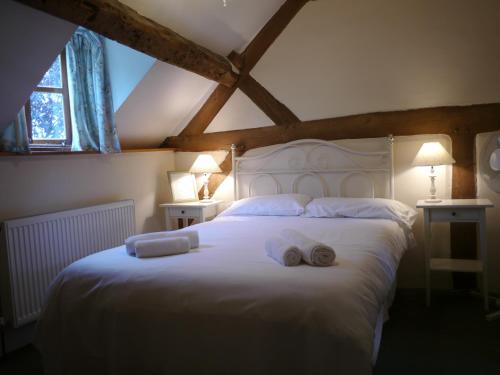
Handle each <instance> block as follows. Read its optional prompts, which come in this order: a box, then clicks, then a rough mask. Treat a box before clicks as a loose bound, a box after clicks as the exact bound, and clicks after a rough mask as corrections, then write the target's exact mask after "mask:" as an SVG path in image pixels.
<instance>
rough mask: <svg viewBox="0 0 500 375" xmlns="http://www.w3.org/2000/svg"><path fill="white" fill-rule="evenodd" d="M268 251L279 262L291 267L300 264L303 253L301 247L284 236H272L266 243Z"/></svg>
mask: <svg viewBox="0 0 500 375" xmlns="http://www.w3.org/2000/svg"><path fill="white" fill-rule="evenodd" d="M265 248H266V253H267V255H268V256H270V257H271V258H273V259H274V260H275V261H277V262H278V263H281V264H282V265H284V266H287V267H291V266H297V265H299V264H300V259H301V258H302V255H301V254H300V251H299V249H297V247H295V246H293V245H292V244H291V243H289V242H287V241H286V240H284V239H283V238H279V237H271V238H268V239H267V240H266V243H265Z"/></svg>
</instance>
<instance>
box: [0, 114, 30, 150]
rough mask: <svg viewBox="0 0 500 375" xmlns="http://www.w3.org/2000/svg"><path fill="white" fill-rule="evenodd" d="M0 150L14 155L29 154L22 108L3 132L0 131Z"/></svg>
mask: <svg viewBox="0 0 500 375" xmlns="http://www.w3.org/2000/svg"><path fill="white" fill-rule="evenodd" d="M0 150H2V151H7V152H16V153H27V152H30V143H29V139H28V128H27V127H26V115H25V112H24V107H23V108H22V109H21V110H20V111H19V113H18V114H17V117H16V119H15V120H14V121H12V122H11V123H10V124H9V125H8V126H7V127H6V128H5V129H4V130H3V131H0Z"/></svg>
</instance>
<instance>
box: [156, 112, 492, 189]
mask: <svg viewBox="0 0 500 375" xmlns="http://www.w3.org/2000/svg"><path fill="white" fill-rule="evenodd" d="M498 128H500V103H492V104H480V105H472V106H463V107H436V108H423V109H414V110H407V111H394V112H376V113H368V114H361V115H351V116H344V117H337V118H330V119H322V120H312V121H304V122H299V123H294V124H290V125H286V126H267V127H262V128H253V129H243V130H230V131H225V132H217V133H205V134H200V135H196V136H185V137H182V136H179V137H169V138H167V139H166V140H165V142H164V143H163V145H162V147H173V148H177V149H178V150H182V151H195V152H200V151H212V150H227V149H229V147H230V145H231V144H236V145H238V146H241V147H243V148H244V149H246V150H249V149H252V148H256V147H263V146H269V145H273V144H278V143H286V142H289V141H293V140H296V139H304V138H316V139H324V140H335V139H349V138H352V139H356V138H372V137H374V138H375V137H384V136H387V135H388V134H393V135H396V136H404V135H418V134H448V135H450V136H451V137H452V138H453V139H454V140H455V141H456V140H457V139H467V138H471V137H472V138H473V137H474V136H475V135H476V134H477V133H483V132H488V131H494V130H497V129H498ZM463 137H465V138H463ZM462 149H464V147H458V148H457V152H458V151H459V150H462ZM464 152H465V151H464ZM468 152H471V151H468ZM469 156H470V155H469V154H467V155H466V156H465V158H463V161H462V157H461V156H457V164H456V166H457V167H459V168H460V166H461V165H462V164H463V167H464V168H466V169H470V163H471V161H470V160H469V159H470V157H469ZM466 163H469V164H466ZM457 177H458V176H457ZM456 189H457V190H455V192H454V195H455V196H462V195H469V194H470V188H463V189H462V188H456Z"/></svg>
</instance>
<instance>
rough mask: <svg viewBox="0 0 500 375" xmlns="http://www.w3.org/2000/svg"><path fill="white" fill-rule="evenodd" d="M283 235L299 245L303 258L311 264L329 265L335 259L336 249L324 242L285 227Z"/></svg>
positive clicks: (295, 244)
mask: <svg viewBox="0 0 500 375" xmlns="http://www.w3.org/2000/svg"><path fill="white" fill-rule="evenodd" d="M281 236H282V237H283V238H285V239H286V240H287V241H288V242H290V243H291V244H292V245H294V246H297V247H298V248H299V250H300V252H301V254H302V259H304V262H306V263H307V264H310V265H311V266H321V267H327V266H331V265H332V264H333V262H334V261H335V257H336V254H335V251H334V250H333V249H332V248H331V247H330V246H328V245H325V244H324V243H321V242H318V241H315V240H313V239H311V238H309V237H307V236H305V235H303V234H302V233H300V232H297V231H296V230H293V229H283V230H282V231H281Z"/></svg>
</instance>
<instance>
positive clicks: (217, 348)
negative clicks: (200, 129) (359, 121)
mask: <svg viewBox="0 0 500 375" xmlns="http://www.w3.org/2000/svg"><path fill="white" fill-rule="evenodd" d="M308 142H316V141H308ZM303 145H305V146H308V147H309V146H311V145H310V144H309V143H307V144H306V143H304V144H300V146H303ZM313 146H314V147H316V146H317V144H313ZM321 146H323V145H321ZM343 152H345V150H344V151H343ZM306 154H307V153H306ZM306 154H304V155H306ZM266 155H267V154H266ZM273 155H274V154H273ZM389 155H390V154H389ZM268 156H269V155H268ZM243 160H245V159H244V158H241V159H240V161H243ZM246 161H249V162H250V161H253V159H247V160H246ZM386 162H388V163H390V164H392V159H391V158H389V159H388V160H386ZM265 165H266V166H267V167H268V168H273V166H272V165H271V164H269V163H266V164H265ZM296 165H297V164H295V166H296ZM295 166H294V168H296V167H295ZM259 168H261V167H259ZM302 168H303V165H302V166H300V172H299V173H296V174H295V177H293V176H292V177H291V179H290V181H292V184H291V185H290V186H291V189H292V190H293V189H298V187H300V186H302V188H306V189H308V190H310V191H311V190H314V189H315V188H311V187H313V186H315V183H316V182H317V181H321V180H323V179H322V178H321V176H320V172H319V171H317V170H316V171H308V172H305V171H303V169H302ZM356 168H359V165H358V167H356ZM344 169H345V171H344V172H343V173H344V174H345V175H344V176H342V177H341V178H340V179H339V181H340V183H339V184H338V185H336V186H340V187H341V188H342V186H344V185H345V182H346V177H345V176H348V177H347V178H349V179H351V178H352V177H356V176H354V175H353V173H359V174H360V176H361V177H362V181H369V184H368V185H369V186H368V191H370V192H375V191H377V190H378V189H381V188H380V186H378V185H376V183H374V182H373V181H377V180H376V178H372V177H371V176H370V172H369V171H367V170H366V169H363V170H360V171H359V172H353V171H352V170H350V168H344ZM374 169H377V170H376V171H375V172H373V173H380V170H379V169H381V168H379V167H378V168H374ZM330 170H331V168H330V167H328V171H330ZM388 170H389V173H388V174H387V176H388V177H389V178H387V179H386V180H385V181H386V185H385V186H386V189H385V192H386V193H385V194H391V193H392V184H391V178H392V173H391V171H392V169H391V168H389V169H388ZM280 171H281V172H280ZM280 171H278V170H276V171H275V173H273V174H271V175H270V174H269V173H268V172H264V174H265V175H266V176H269V175H270V177H269V178H267V177H266V178H260V177H259V176H260V174H259V173H260V172H258V171H257V170H255V172H256V173H257V179H258V180H259V181H260V182H264V184H263V185H260V186H258V187H259V188H260V189H268V188H269V182H270V181H272V183H271V186H272V188H273V189H274V188H275V187H276V186H279V187H278V189H277V190H281V186H282V185H281V184H282V182H280V180H279V176H284V175H286V173H283V170H280ZM304 173H307V175H305V176H302V174H304ZM327 173H338V172H327ZM242 175H243V176H250V175H251V173H250V172H248V173H247V174H244V173H243V174H242ZM276 176H278V177H276ZM297 176H300V177H297ZM318 176H320V177H318ZM304 177H305V179H308V178H309V177H311V178H312V179H311V181H309V182H307V183H298V181H302V180H304ZM236 178H237V180H238V185H239V187H238V189H240V191H239V192H237V194H239V195H240V194H241V191H242V190H246V191H248V192H249V195H253V193H252V191H253V190H254V189H256V187H257V184H256V182H255V181H256V180H255V179H250V180H249V181H250V182H249V183H245V182H244V181H242V180H240V179H239V178H238V176H237V175H236ZM297 178H298V179H297ZM325 180H326V178H325ZM381 181H382V180H381ZM325 185H326V186H327V187H328V186H333V183H329V184H325ZM318 186H319V187H320V190H321V193H320V194H323V195H324V189H323V183H320V184H319V185H317V186H316V187H318ZM356 186H357V187H358V188H359V187H360V182H359V181H358V182H357V183H356ZM363 189H364V187H363V188H362V189H361V190H363ZM381 190H384V189H381ZM283 228H293V229H296V230H299V231H300V232H302V233H305V234H307V235H308V236H310V237H312V238H314V239H317V240H320V241H323V242H325V243H326V244H328V245H331V246H332V247H333V248H334V249H335V251H336V253H337V259H336V262H337V264H336V265H335V266H333V267H325V268H322V267H311V266H308V265H300V266H298V267H283V266H281V265H280V264H278V263H276V262H275V261H274V260H272V259H271V258H269V257H267V256H266V254H265V252H264V250H263V248H264V241H265V239H266V238H269V237H270V236H272V235H276V234H277V233H279V231H280V230H281V229H283ZM190 229H197V230H198V231H199V234H200V243H201V246H200V248H199V249H198V250H193V251H191V252H190V253H188V254H183V255H177V256H169V257H163V258H153V259H138V258H134V257H131V256H128V255H127V254H126V251H125V249H124V247H119V248H115V249H110V250H107V251H104V252H101V253H98V254H94V255H92V256H89V257H87V258H84V259H82V260H80V261H78V262H75V263H74V264H72V265H71V266H69V267H68V268H67V269H66V270H64V271H63V272H62V273H61V274H60V275H59V276H58V277H57V279H56V280H55V282H54V283H53V284H52V287H51V291H50V293H49V297H48V300H47V305H46V309H45V311H44V313H43V314H42V318H41V319H40V321H39V325H38V332H37V340H36V343H37V346H38V347H39V349H40V350H41V352H42V355H43V357H44V361H45V366H46V372H47V373H48V374H53V375H57V374H88V373H92V374H94V375H95V374H122V375H123V374H125V375H126V374H336V375H343V374H370V373H371V370H372V365H373V363H374V359H375V358H376V354H377V351H378V341H379V340H380V330H381V325H382V322H383V319H384V316H385V313H386V310H387V308H388V306H389V305H390V302H391V298H392V291H393V286H394V283H395V278H396V271H397V267H398V264H399V260H400V259H401V256H402V255H403V253H404V251H405V249H406V248H407V247H408V243H409V242H408V239H407V236H406V233H405V231H404V230H403V229H402V227H401V226H400V225H399V224H398V223H396V222H394V221H390V220H381V219H346V218H342V219H336V218H335V219H334V218H328V219H326V218H305V217H298V216H289V217H275V216H269V217H263V216H259V217H246V216H223V217H219V218H217V219H215V220H213V221H212V222H209V223H204V224H199V225H197V226H194V227H190Z"/></svg>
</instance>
